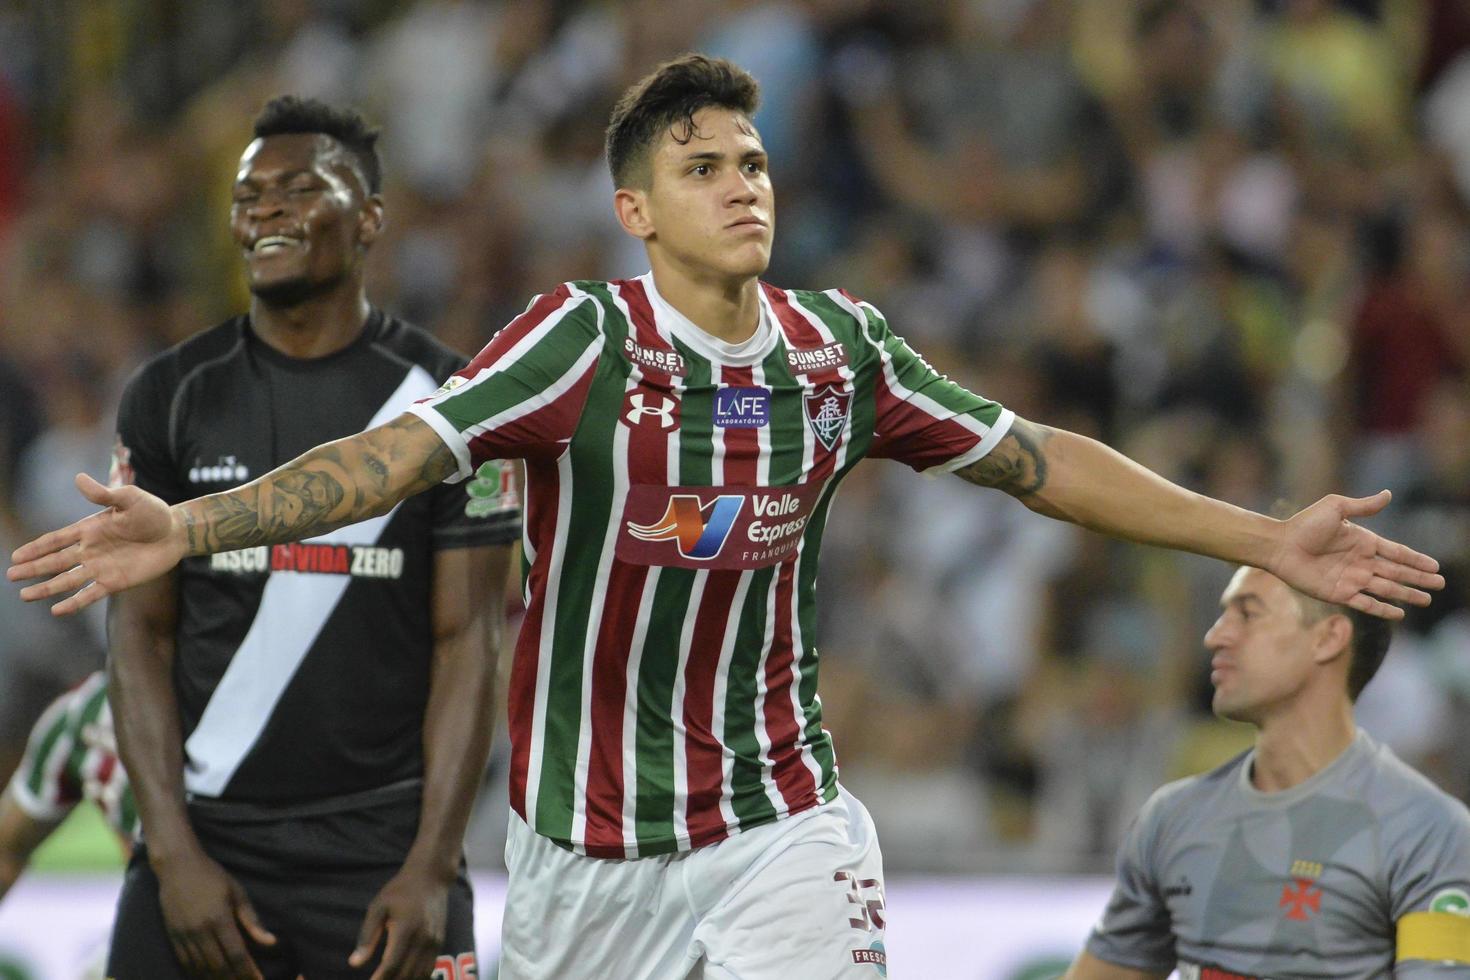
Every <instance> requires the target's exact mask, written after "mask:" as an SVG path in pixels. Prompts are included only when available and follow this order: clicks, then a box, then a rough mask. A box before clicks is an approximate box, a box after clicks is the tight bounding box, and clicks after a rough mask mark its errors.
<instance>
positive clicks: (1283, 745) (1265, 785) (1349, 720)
mask: <svg viewBox="0 0 1470 980" xmlns="http://www.w3.org/2000/svg"><path fill="white" fill-rule="evenodd" d="M1357 735H1358V727H1357V723H1356V722H1355V721H1354V720H1353V708H1352V705H1351V704H1350V703H1348V702H1347V701H1346V700H1345V699H1339V702H1338V703H1336V704H1334V705H1332V706H1331V707H1329V708H1327V709H1326V710H1315V711H1300V710H1298V711H1292V712H1288V713H1283V714H1281V715H1278V716H1273V717H1271V718H1269V719H1266V720H1265V721H1263V722H1262V723H1261V726H1260V729H1259V731H1258V732H1257V734H1256V752H1255V758H1254V763H1253V765H1252V771H1251V785H1253V786H1254V787H1255V788H1256V789H1258V790H1260V791H1261V792H1263V793H1279V792H1281V791H1282V790H1286V789H1291V788H1292V787H1293V786H1296V785H1298V784H1299V783H1303V782H1306V781H1307V780H1308V779H1310V778H1312V777H1313V776H1315V775H1316V774H1317V773H1319V772H1321V771H1322V770H1323V769H1325V768H1327V767H1328V766H1329V765H1331V764H1332V762H1333V760H1335V759H1336V758H1337V757H1338V756H1340V755H1342V753H1343V752H1345V751H1347V749H1348V746H1350V745H1352V744H1353V740H1354V739H1356V738H1357Z"/></svg>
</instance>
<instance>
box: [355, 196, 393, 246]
mask: <svg viewBox="0 0 1470 980" xmlns="http://www.w3.org/2000/svg"><path fill="white" fill-rule="evenodd" d="M385 222H386V214H385V212H384V209H383V195H381V194H369V195H368V197H367V200H365V201H363V202H362V216H361V217H360V218H358V222H357V240H358V241H359V242H360V243H362V244H363V245H371V244H372V243H373V242H375V241H377V240H378V236H379V235H381V234H382V233H383V225H384V224H385Z"/></svg>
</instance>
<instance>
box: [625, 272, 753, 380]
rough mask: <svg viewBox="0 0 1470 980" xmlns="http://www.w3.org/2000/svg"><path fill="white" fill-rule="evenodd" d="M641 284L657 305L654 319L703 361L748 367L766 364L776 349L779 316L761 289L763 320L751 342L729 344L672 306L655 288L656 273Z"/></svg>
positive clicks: (654, 306) (649, 297) (639, 278)
mask: <svg viewBox="0 0 1470 980" xmlns="http://www.w3.org/2000/svg"><path fill="white" fill-rule="evenodd" d="M638 280H639V281H640V282H642V283H643V288H644V289H645V290H647V292H648V299H649V302H650V303H652V304H653V315H654V316H655V317H657V318H658V321H659V323H660V324H662V325H664V326H666V327H668V328H669V330H670V332H672V333H673V334H674V335H675V336H677V337H678V338H679V339H680V340H682V341H683V342H684V343H686V344H688V345H689V346H690V347H692V348H694V349H695V350H696V351H697V352H698V353H699V354H700V356H701V357H705V358H708V359H709V360H711V361H714V362H716V363H718V364H728V365H729V366H731V367H748V366H749V365H752V364H759V363H760V362H761V361H763V360H765V359H766V355H768V354H770V353H771V351H772V350H774V349H775V347H776V334H777V333H778V331H777V330H776V327H775V316H774V314H773V313H772V312H771V309H770V301H769V300H767V299H766V291H765V290H764V289H760V287H759V286H757V287H756V288H757V289H758V290H759V292H760V298H761V319H760V323H758V324H756V326H755V333H753V334H751V336H750V339H748V340H744V341H741V342H740V343H738V344H728V343H726V342H725V341H723V340H721V339H719V338H718V337H715V336H713V335H712V334H710V333H708V332H706V331H705V330H703V329H701V328H700V326H699V325H698V324H696V323H695V322H694V321H693V320H691V319H689V318H688V317H687V316H685V315H684V314H682V313H680V312H679V311H678V310H676V309H674V308H673V307H672V306H670V305H669V302H668V300H666V299H664V298H663V296H662V295H660V293H659V291H658V287H657V286H655V285H654V282H653V273H652V272H645V273H644V274H643V275H641V276H639V277H638Z"/></svg>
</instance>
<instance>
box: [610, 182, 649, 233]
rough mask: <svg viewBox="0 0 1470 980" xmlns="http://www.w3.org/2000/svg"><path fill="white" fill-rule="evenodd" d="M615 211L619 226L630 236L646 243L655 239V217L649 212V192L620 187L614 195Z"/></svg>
mask: <svg viewBox="0 0 1470 980" xmlns="http://www.w3.org/2000/svg"><path fill="white" fill-rule="evenodd" d="M613 210H615V211H616V212H617V215H618V224H620V225H622V226H623V230H624V231H626V232H627V233H628V234H630V235H632V236H633V237H634V238H641V239H643V240H645V241H646V240H648V239H649V238H652V237H653V232H654V228H653V216H652V215H651V214H649V210H648V192H647V191H643V190H639V189H638V188H636V187H619V188H618V190H617V193H615V194H613Z"/></svg>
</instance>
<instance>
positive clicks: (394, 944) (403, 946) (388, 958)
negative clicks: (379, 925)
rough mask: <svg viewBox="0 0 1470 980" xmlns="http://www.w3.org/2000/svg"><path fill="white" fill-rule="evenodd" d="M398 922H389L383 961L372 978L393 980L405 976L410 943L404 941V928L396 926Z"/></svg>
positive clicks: (375, 979) (374, 979) (371, 979)
mask: <svg viewBox="0 0 1470 980" xmlns="http://www.w3.org/2000/svg"><path fill="white" fill-rule="evenodd" d="M396 925H397V924H396V923H394V922H389V923H388V925H387V927H386V928H385V930H384V931H386V932H387V933H388V943H387V945H386V946H384V947H383V962H381V963H379V964H378V968H377V969H376V970H374V971H373V975H372V977H371V978H370V980H391V978H396V977H400V976H404V975H405V974H404V972H403V967H404V961H405V959H407V956H408V953H409V952H410V950H409V946H410V944H409V943H407V942H405V941H404V936H403V930H402V929H399V928H396Z"/></svg>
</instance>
